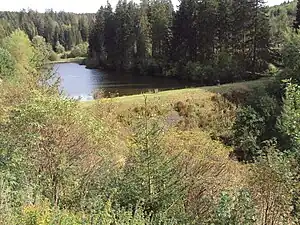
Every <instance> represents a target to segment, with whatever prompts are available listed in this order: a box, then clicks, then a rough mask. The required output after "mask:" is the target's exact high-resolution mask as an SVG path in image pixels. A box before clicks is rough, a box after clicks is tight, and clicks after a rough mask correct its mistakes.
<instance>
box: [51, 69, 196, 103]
mask: <svg viewBox="0 0 300 225" xmlns="http://www.w3.org/2000/svg"><path fill="white" fill-rule="evenodd" d="M53 70H54V72H55V74H56V76H57V77H59V78H60V80H61V84H60V88H61V90H62V91H63V92H64V93H65V94H66V95H67V96H69V97H72V98H81V99H82V100H91V99H93V97H92V96H93V93H94V92H95V91H96V90H99V89H102V90H103V92H104V93H105V95H106V96H109V95H119V96H122V95H132V94H140V93H145V92H148V91H154V90H155V89H158V90H170V89H179V88H185V87H191V86H193V84H192V83H189V82H183V81H180V80H177V79H172V78H166V77H152V76H140V75H134V74H118V73H114V72H104V71H102V70H98V69H86V68H85V66H84V65H79V64H77V63H59V64H55V65H54V66H53Z"/></svg>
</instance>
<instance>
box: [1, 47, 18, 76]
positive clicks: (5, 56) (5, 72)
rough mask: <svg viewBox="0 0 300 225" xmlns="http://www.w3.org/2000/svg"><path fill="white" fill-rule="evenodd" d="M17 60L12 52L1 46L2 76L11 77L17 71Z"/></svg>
mask: <svg viewBox="0 0 300 225" xmlns="http://www.w3.org/2000/svg"><path fill="white" fill-rule="evenodd" d="M15 66H16V62H15V60H14V59H13V58H12V56H11V55H10V53H9V52H8V51H7V50H5V49H3V48H1V47H0V77H2V78H3V77H9V76H12V75H13V74H14V73H15Z"/></svg>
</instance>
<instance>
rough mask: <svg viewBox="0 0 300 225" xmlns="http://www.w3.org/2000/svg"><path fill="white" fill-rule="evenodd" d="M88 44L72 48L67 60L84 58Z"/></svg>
mask: <svg viewBox="0 0 300 225" xmlns="http://www.w3.org/2000/svg"><path fill="white" fill-rule="evenodd" d="M88 46H89V45H88V43H86V42H85V43H81V44H79V45H76V46H75V47H73V48H72V50H71V53H70V54H69V58H76V57H86V56H87V52H88Z"/></svg>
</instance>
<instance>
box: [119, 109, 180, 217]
mask: <svg viewBox="0 0 300 225" xmlns="http://www.w3.org/2000/svg"><path fill="white" fill-rule="evenodd" d="M162 135H163V130H162V128H160V127H159V125H158V124H157V121H156V119H154V118H152V117H151V115H148V113H147V107H145V110H144V111H143V112H142V119H141V121H140V122H139V123H138V124H137V127H136V130H135V134H134V137H133V140H132V143H131V145H132V147H131V151H130V155H129V156H128V159H127V160H126V163H125V167H124V172H123V173H124V174H123V176H122V178H121V180H120V181H119V182H120V183H119V186H120V191H119V193H118V196H117V199H118V200H117V201H118V203H119V204H120V205H121V206H123V207H126V208H128V207H132V206H135V205H137V204H140V206H141V207H142V208H143V211H144V212H145V213H146V214H147V215H151V217H152V218H153V219H154V220H158V219H159V216H161V215H165V216H166V217H169V218H173V217H174V218H178V219H181V220H182V221H184V219H185V218H184V214H182V210H183V200H184V197H185V194H186V193H185V186H184V183H182V180H181V176H182V175H181V174H180V171H179V170H178V168H177V167H176V164H177V162H176V160H177V158H178V156H171V155H167V153H166V151H165V150H164V149H163V148H162V144H161V142H160V140H161V138H162Z"/></svg>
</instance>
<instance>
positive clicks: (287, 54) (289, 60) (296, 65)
mask: <svg viewBox="0 0 300 225" xmlns="http://www.w3.org/2000/svg"><path fill="white" fill-rule="evenodd" d="M299 43H300V42H299V37H298V36H297V35H296V34H293V35H291V36H290V37H289V39H287V40H286V42H285V44H284V47H283V49H282V60H283V65H284V70H283V71H282V72H281V73H279V75H278V79H279V80H280V81H282V80H284V79H292V82H295V83H300V78H299V71H300V56H299V50H300V44H299Z"/></svg>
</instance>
